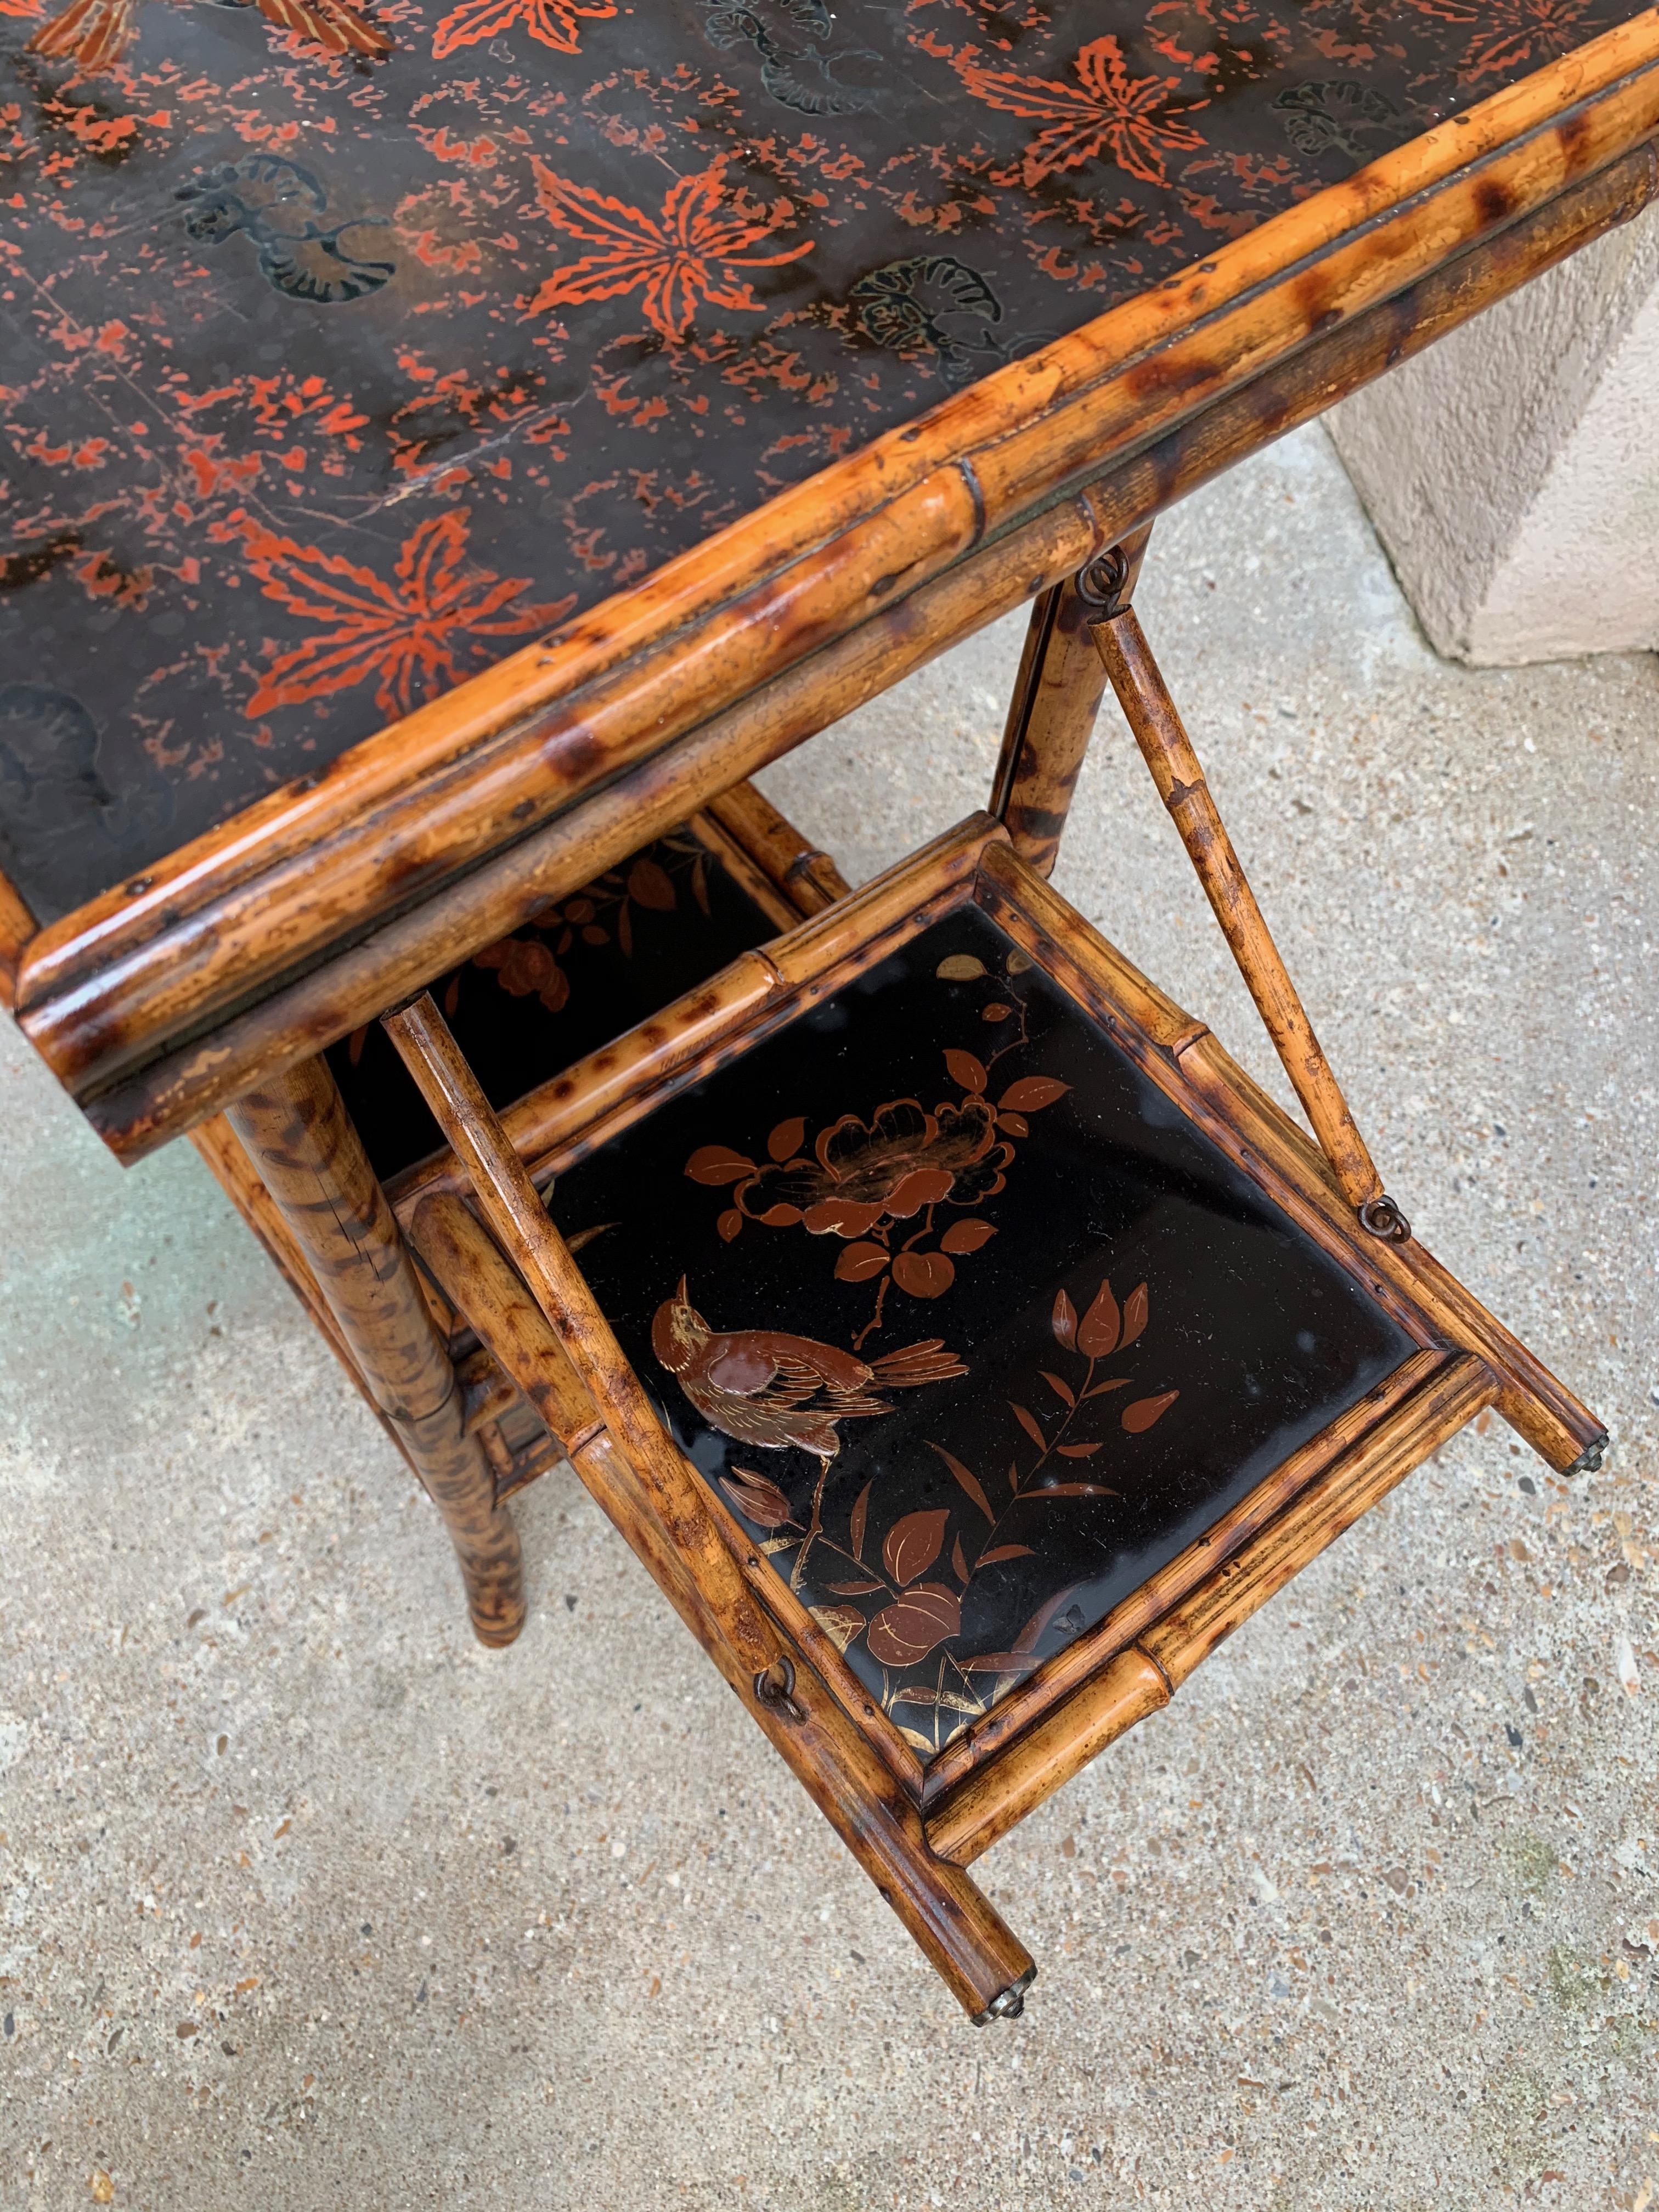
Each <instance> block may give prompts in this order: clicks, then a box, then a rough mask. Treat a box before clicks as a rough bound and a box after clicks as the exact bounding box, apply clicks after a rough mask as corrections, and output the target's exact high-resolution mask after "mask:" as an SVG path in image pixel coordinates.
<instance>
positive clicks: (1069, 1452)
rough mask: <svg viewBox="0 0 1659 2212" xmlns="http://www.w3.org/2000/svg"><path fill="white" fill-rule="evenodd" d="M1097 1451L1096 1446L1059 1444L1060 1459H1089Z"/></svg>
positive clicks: (1097, 1447) (1098, 1447)
mask: <svg viewBox="0 0 1659 2212" xmlns="http://www.w3.org/2000/svg"><path fill="white" fill-rule="evenodd" d="M1099 1449H1100V1446H1099V1445H1098V1444H1061V1446H1060V1457H1061V1458H1062V1459H1090V1458H1092V1456H1093V1455H1094V1454H1095V1453H1096V1452H1097V1451H1098V1450H1099Z"/></svg>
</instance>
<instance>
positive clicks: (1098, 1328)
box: [1077, 1283, 1123, 1359]
mask: <svg viewBox="0 0 1659 2212" xmlns="http://www.w3.org/2000/svg"><path fill="white" fill-rule="evenodd" d="M1122 1320H1123V1316H1121V1314H1120V1313H1119V1311H1118V1310H1117V1300H1116V1299H1115V1297H1113V1296H1112V1286H1111V1285H1110V1284H1109V1283H1103V1284H1102V1285H1101V1286H1100V1288H1099V1289H1098V1290H1097V1291H1096V1292H1095V1295H1094V1301H1093V1303H1092V1304H1091V1306H1090V1308H1089V1310H1088V1312H1087V1313H1086V1314H1085V1315H1084V1316H1083V1318H1082V1320H1081V1321H1080V1322H1079V1323H1078V1326H1077V1348H1078V1350H1079V1352H1083V1353H1085V1354H1086V1356H1087V1357H1088V1358H1091V1359H1105V1358H1109V1356H1110V1354H1111V1353H1112V1352H1115V1351H1116V1349H1117V1338H1118V1331H1119V1329H1120V1328H1121V1326H1122Z"/></svg>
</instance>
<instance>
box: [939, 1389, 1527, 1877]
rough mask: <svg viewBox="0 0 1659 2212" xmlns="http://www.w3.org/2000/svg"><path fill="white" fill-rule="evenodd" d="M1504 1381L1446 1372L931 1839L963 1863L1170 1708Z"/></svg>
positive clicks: (1037, 1736) (993, 1762)
mask: <svg viewBox="0 0 1659 2212" xmlns="http://www.w3.org/2000/svg"><path fill="white" fill-rule="evenodd" d="M1497 1392H1498V1383H1497V1379H1496V1377H1495V1376H1492V1374H1491V1373H1490V1372H1489V1370H1487V1369H1486V1366H1485V1365H1484V1364H1483V1363H1482V1362H1481V1361H1480V1360H1479V1359H1477V1358H1474V1357H1473V1356H1472V1355H1469V1354H1464V1355H1462V1356H1461V1357H1459V1358H1456V1359H1454V1360H1451V1361H1449V1362H1448V1363H1447V1364H1446V1365H1445V1366H1443V1368H1441V1369H1440V1370H1438V1371H1437V1373H1436V1374H1435V1375H1434V1376H1432V1377H1431V1378H1430V1380H1429V1381H1428V1382H1427V1383H1425V1384H1424V1385H1423V1387H1422V1388H1421V1389H1419V1390H1417V1391H1416V1392H1414V1393H1413V1395H1412V1396H1411V1397H1409V1398H1407V1400H1405V1401H1403V1402H1402V1403H1401V1405H1399V1406H1398V1407H1395V1409H1394V1411H1393V1412H1392V1413H1389V1415H1388V1417H1387V1418H1386V1419H1384V1420H1383V1422H1381V1423H1380V1424H1379V1425H1377V1427H1376V1429H1375V1430H1374V1431H1372V1432H1371V1433H1370V1435H1368V1436H1366V1437H1364V1438H1362V1439H1361V1440H1360V1441H1358V1443H1355V1444H1354V1445H1353V1446H1352V1448H1351V1449H1349V1451H1347V1452H1346V1453H1345V1454H1344V1455H1343V1456H1342V1457H1341V1458H1340V1459H1339V1460H1338V1461H1337V1462H1336V1463H1335V1465H1334V1466H1333V1467H1331V1468H1329V1469H1328V1471H1327V1472H1326V1473H1325V1474H1322V1475H1321V1476H1320V1477H1319V1479H1318V1480H1316V1482H1314V1483H1311V1484H1310V1485H1309V1486H1308V1487H1307V1488H1306V1489H1304V1491H1302V1492H1300V1494H1299V1495H1298V1496H1297V1498H1294V1499H1293V1500H1292V1501H1291V1503H1290V1504H1288V1505H1286V1506H1285V1509H1284V1510H1283V1511H1282V1512H1280V1513H1279V1514H1278V1515H1277V1516H1275V1517H1274V1518H1273V1520H1272V1521H1270V1522H1268V1523H1267V1527H1266V1528H1262V1529H1261V1530H1259V1531H1258V1532H1257V1533H1256V1534H1255V1535H1254V1536H1252V1537H1251V1539H1250V1540H1249V1542H1248V1543H1247V1544H1245V1545H1244V1546H1243V1547H1242V1548H1241V1549H1240V1550H1239V1551H1238V1552H1237V1553H1235V1554H1234V1555H1233V1556H1232V1557H1231V1559H1228V1560H1227V1561H1226V1562H1225V1564H1224V1565H1222V1566H1220V1567H1218V1569H1217V1570H1216V1571H1214V1572H1213V1573H1212V1574H1211V1575H1210V1576H1208V1577H1206V1580H1205V1581H1204V1582H1203V1583H1200V1585H1199V1587H1198V1588H1197V1589H1195V1590H1194V1591H1193V1592H1192V1593H1191V1594H1190V1595H1188V1597H1186V1598H1185V1599H1183V1600H1182V1602H1181V1603H1180V1604H1179V1605H1176V1606H1175V1607H1172V1608H1171V1609H1170V1611H1169V1612H1168V1613H1165V1614H1164V1616H1163V1617H1162V1619H1160V1620H1157V1621H1154V1622H1153V1623H1152V1625H1151V1626H1148V1627H1146V1628H1145V1629H1143V1630H1142V1631H1141V1632H1140V1634H1139V1637H1138V1638H1136V1640H1135V1642H1134V1644H1132V1645H1130V1646H1129V1647H1128V1648H1127V1650H1123V1651H1121V1652H1120V1653H1119V1654H1118V1655H1117V1656H1116V1657H1115V1658H1114V1659H1113V1660H1111V1661H1110V1662H1109V1663H1108V1665H1107V1666H1106V1667H1105V1668H1103V1670H1102V1671H1101V1672H1100V1673H1098V1674H1091V1675H1089V1676H1087V1677H1085V1680H1083V1681H1082V1682H1081V1683H1080V1684H1079V1686H1078V1687H1077V1688H1076V1689H1075V1690H1073V1692H1072V1693H1071V1695H1070V1696H1069V1697H1068V1698H1067V1699H1066V1700H1065V1701H1064V1703H1062V1704H1060V1705H1055V1706H1054V1707H1053V1708H1052V1709H1050V1710H1049V1711H1047V1712H1045V1713H1044V1714H1043V1716H1042V1718H1041V1719H1040V1720H1038V1721H1037V1722H1036V1724H1035V1725H1034V1726H1032V1727H1031V1728H1030V1729H1028V1730H1027V1731H1026V1732H1025V1734H1024V1735H1021V1736H1018V1737H1017V1738H1016V1739H1015V1740H1014V1741H1013V1742H1012V1744H1011V1745H1009V1747H1007V1748H1006V1750H1004V1751H1003V1752H1001V1753H1000V1754H999V1756H998V1757H996V1758H995V1759H990V1760H988V1761H987V1762H986V1763H985V1764H984V1765H981V1766H979V1767H977V1768H975V1770H974V1771H972V1772H970V1773H969V1775H968V1777H967V1778H966V1779H965V1780H963V1781H962V1782H960V1783H958V1784H957V1786H956V1788H955V1789H954V1790H951V1791H950V1792H948V1793H947V1794H946V1795H945V1796H944V1797H943V1798H942V1799H941V1800H940V1802H939V1804H938V1805H937V1806H936V1807H935V1808H934V1809H933V1811H932V1812H931V1813H930V1814H929V1815H928V1819H927V1840H928V1842H929V1844H931V1846H932V1847H933V1850H935V1851H937V1852H938V1853H939V1856H940V1857H943V1858H948V1859H951V1860H952V1861H954V1862H955V1863H956V1864H957V1865H959V1866H967V1865H968V1864H969V1863H971V1862H972V1861H973V1860H974V1859H975V1858H977V1857H979V1855H980V1853H981V1851H984V1850H988V1849H989V1848H990V1846H991V1844H994V1843H995V1842H996V1840H997V1838H999V1837H1000V1836H1003V1835H1006V1833H1007V1832H1008V1830H1009V1829H1010V1828H1012V1826H1015V1824H1016V1823H1017V1822H1018V1821H1020V1820H1024V1818H1025V1816H1026V1814H1028V1813H1030V1812H1032V1811H1034V1810H1035V1809H1036V1807H1037V1806H1038V1805H1040V1804H1041V1803H1042V1801H1043V1799H1044V1798H1045V1797H1047V1796H1050V1795H1051V1794H1052V1792H1053V1791H1054V1790H1057V1789H1059V1788H1060V1785H1061V1784H1062V1783H1065V1782H1066V1781H1069V1780H1070V1778H1071V1777H1072V1776H1073V1775H1074V1774H1076V1773H1078V1772H1079V1771H1080V1770H1081V1769H1082V1768H1083V1767H1084V1766H1085V1765H1087V1764H1088V1762H1089V1761H1090V1760H1091V1759H1093V1758H1094V1757H1096V1756H1097V1753H1100V1752H1101V1751H1103V1749H1104V1748H1105V1747H1106V1746H1107V1745H1108V1744H1109V1743H1111V1742H1113V1741H1115V1739H1116V1738H1117V1737H1118V1736H1120V1735H1123V1734H1124V1733H1125V1731H1126V1730H1127V1729H1131V1728H1133V1726H1134V1725H1135V1723H1137V1722H1138V1721H1141V1720H1144V1719H1145V1718H1146V1715H1147V1714H1148V1713H1150V1712H1154V1711H1158V1708H1159V1707H1161V1706H1163V1705H1167V1704H1168V1703H1169V1700H1170V1697H1171V1695H1172V1694H1173V1693H1174V1692H1175V1691H1176V1690H1178V1689H1179V1688H1180V1687H1181V1685H1182V1683H1183V1682H1184V1681H1185V1680H1187V1678H1188V1675H1190V1674H1192V1673H1193V1671H1194V1668H1196V1667H1197V1666H1198V1665H1199V1663H1200V1661H1201V1660H1203V1659H1206V1658H1207V1657H1208V1656H1209V1655H1210V1653H1211V1652H1212V1651H1213V1650H1215V1648H1216V1646H1217V1645H1218V1644H1220V1643H1222V1642H1223V1641H1224V1640H1225V1638H1227V1637H1229V1636H1231V1634H1232V1632H1233V1631H1234V1630H1235V1629H1236V1628H1238V1627H1240V1626H1242V1625H1243V1623H1244V1622H1245V1621H1246V1620H1249V1617H1250V1615H1251V1614H1252V1613H1255V1612H1257V1611H1258V1610H1259V1609H1260V1608H1261V1607H1262V1606H1264V1605H1265V1604H1266V1603H1267V1600H1268V1599H1269V1598H1270V1597H1272V1596H1273V1595H1275V1594H1276V1593H1277V1592H1278V1591H1279V1590H1280V1589H1283V1588H1284V1586H1285V1583H1287V1582H1289V1581H1290V1580H1291V1577H1292V1576H1294V1575H1297V1574H1299V1573H1300V1572H1301V1571H1302V1570H1303V1568H1304V1567H1305V1566H1306V1565H1308V1564H1309V1563H1310V1561H1311V1560H1313V1559H1316V1558H1317V1557H1318V1556H1319V1554H1320V1553H1321V1552H1322V1551H1324V1550H1325V1549H1326V1548H1327V1547H1328V1546H1329V1545H1331V1544H1333V1543H1334V1542H1335V1541H1336V1539H1337V1538H1338V1537H1339V1536H1340V1535H1341V1534H1343V1532H1344V1531H1345V1530H1346V1529H1347V1528H1352V1525H1353V1523H1354V1522H1356V1521H1358V1519H1359V1518H1360V1517H1361V1516H1362V1515H1364V1514H1365V1513H1368V1512H1369V1511H1370V1509H1371V1507H1372V1506H1373V1505H1375V1504H1377V1503H1378V1502H1379V1501H1380V1500H1381V1499H1382V1498H1384V1497H1385V1496H1386V1495H1387V1494H1388V1492H1389V1491H1390V1490H1392V1489H1393V1488H1394V1487H1395V1485H1396V1484H1397V1483H1400V1482H1402V1481H1404V1480H1405V1478H1406V1477H1407V1475H1408V1474H1410V1473H1411V1472H1412V1470H1413V1468H1417V1467H1420V1466H1421V1465H1422V1463H1423V1462H1424V1461H1425V1459H1427V1458H1428V1457H1429V1456H1430V1455H1431V1454H1432V1453H1433V1452H1435V1451H1436V1450H1437V1449H1438V1448H1439V1446H1440V1445H1441V1444H1443V1443H1444V1442H1445V1441H1446V1439H1447V1438H1448V1437H1452V1436H1455V1434H1456V1433H1457V1431H1459V1430H1460V1429H1461V1428H1462V1427H1464V1426H1465V1425H1467V1424H1468V1422H1470V1421H1472V1420H1473V1419H1474V1418H1475V1416H1476V1415H1477V1414H1478V1413H1480V1412H1481V1410H1482V1409H1483V1407H1486V1406H1488V1405H1490V1404H1492V1401H1493V1400H1494V1399H1495V1397H1496V1395H1497Z"/></svg>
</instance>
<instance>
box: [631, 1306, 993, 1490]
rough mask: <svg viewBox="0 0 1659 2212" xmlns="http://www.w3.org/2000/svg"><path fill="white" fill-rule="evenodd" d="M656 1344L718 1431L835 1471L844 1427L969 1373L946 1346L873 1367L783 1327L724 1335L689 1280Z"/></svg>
mask: <svg viewBox="0 0 1659 2212" xmlns="http://www.w3.org/2000/svg"><path fill="white" fill-rule="evenodd" d="M651 1346H652V1349H653V1351H654V1352H655V1353H656V1355H657V1357H658V1358H659V1360H660V1361H661V1362H662V1364H663V1365H664V1366H665V1368H667V1370H669V1372H670V1374H671V1375H676V1376H678V1377H679V1385H680V1388H681V1389H682V1390H684V1393H685V1395H686V1396H687V1397H688V1398H689V1399H690V1401H691V1403H692V1404H693V1405H694V1406H695V1407H696V1409H697V1411H698V1412H699V1413H701V1414H702V1417H703V1419H704V1420H705V1421H707V1422H708V1425H709V1426H710V1427H711V1428H715V1429H718V1430H719V1431H720V1434H721V1435H722V1436H727V1437H736V1439H737V1440H738V1443H745V1444H757V1445H758V1446H759V1447H760V1448H761V1449H762V1450H763V1451H782V1450H785V1449H787V1447H788V1446H789V1445H791V1444H795V1445H798V1446H799V1448H800V1449H801V1450H802V1451H808V1452H811V1453H812V1454H813V1455H814V1456H815V1457H817V1458H818V1459H821V1460H823V1462H824V1463H825V1464H826V1465H828V1463H829V1461H831V1460H832V1459H834V1457H835V1456H836V1453H837V1452H838V1451H839V1450H840V1449H841V1436H840V1432H839V1431H838V1429H837V1427H836V1424H837V1422H840V1421H854V1420H867V1419H871V1418H872V1416H873V1415H875V1414H878V1413H891V1411H892V1407H890V1405H889V1403H888V1402H887V1401H886V1399H885V1398H884V1397H883V1396H882V1395H881V1393H882V1392H883V1391H884V1390H904V1389H914V1388H915V1387H917V1386H918V1385H920V1384H921V1383H944V1382H947V1381H949V1379H950V1378H951V1376H953V1375H965V1374H966V1373H967V1372H968V1370H967V1369H966V1368H965V1367H964V1366H963V1364H962V1362H961V1360H959V1359H958V1358H957V1356H956V1354H955V1353H954V1352H947V1351H946V1350H945V1346H944V1342H943V1340H942V1339H941V1338H939V1337H936V1336H935V1337H929V1338H928V1339H927V1340H926V1341H925V1342H923V1343H921V1344H908V1345H906V1346H904V1347H903V1348H902V1350H901V1351H898V1352H884V1354H883V1355H882V1357H881V1358H879V1359H872V1360H870V1361H867V1362H866V1361H865V1360H862V1359H858V1358H854V1355H853V1354H852V1353H851V1352H841V1351H838V1350H837V1349H836V1346H834V1345H832V1344H819V1343H817V1341H816V1340H814V1339H813V1338H811V1337H810V1336H789V1335H787V1334H785V1333H784V1331H783V1330H781V1329H776V1328H738V1329H714V1328H710V1327H709V1326H708V1322H706V1321H705V1320H704V1319H703V1317H702V1315H701V1314H700V1313H699V1312H698V1311H697V1310H696V1307H695V1306H693V1305H692V1304H691V1302H690V1298H689V1297H687V1295H686V1287H685V1278H684V1276H682V1277H681V1278H680V1285H679V1289H678V1291H676V1292H675V1294H674V1296H673V1297H671V1298H668V1299H665V1301H664V1303H663V1304H661V1305H659V1307H658V1309H657V1311H656V1316H655V1318H654V1319H653V1322H652V1323H651Z"/></svg>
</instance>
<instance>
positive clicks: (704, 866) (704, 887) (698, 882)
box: [691, 853, 712, 920]
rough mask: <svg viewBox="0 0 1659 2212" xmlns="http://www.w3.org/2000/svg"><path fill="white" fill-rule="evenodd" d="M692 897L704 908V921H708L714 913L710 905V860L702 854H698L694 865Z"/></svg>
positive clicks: (692, 871)
mask: <svg viewBox="0 0 1659 2212" xmlns="http://www.w3.org/2000/svg"><path fill="white" fill-rule="evenodd" d="M691 896H692V897H693V898H694V899H696V902H697V904H698V905H699V906H700V907H701V908H702V912H703V917H704V919H705V920H707V919H708V917H709V916H710V915H711V913H712V909H711V908H710V906H709V903H708V857H707V855H706V854H702V853H699V854H698V855H697V857H696V860H695V861H694V862H693V864H692V867H691Z"/></svg>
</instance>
